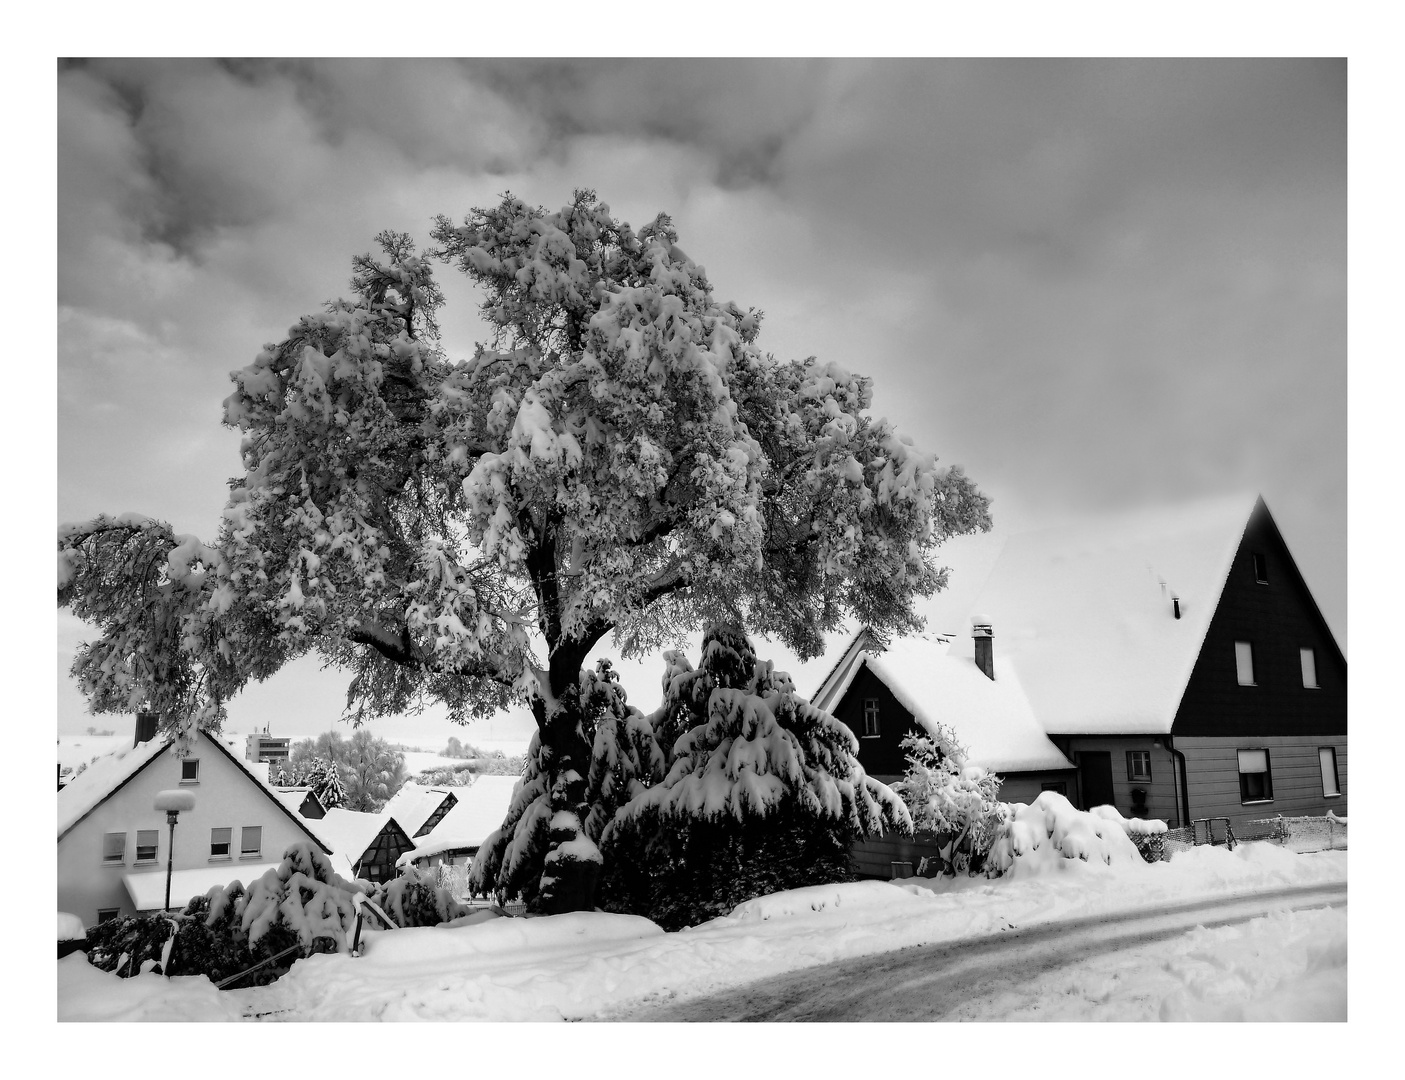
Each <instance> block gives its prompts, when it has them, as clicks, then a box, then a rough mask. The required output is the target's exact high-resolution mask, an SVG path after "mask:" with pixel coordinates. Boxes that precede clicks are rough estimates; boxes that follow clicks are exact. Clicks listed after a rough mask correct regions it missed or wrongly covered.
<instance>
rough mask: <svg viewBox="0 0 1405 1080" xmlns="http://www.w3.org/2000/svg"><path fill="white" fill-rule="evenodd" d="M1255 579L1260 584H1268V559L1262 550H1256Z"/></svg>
mask: <svg viewBox="0 0 1405 1080" xmlns="http://www.w3.org/2000/svg"><path fill="white" fill-rule="evenodd" d="M1254 580H1255V581H1257V582H1258V583H1259V584H1260V585H1267V584H1268V559H1267V558H1265V557H1264V555H1263V553H1262V552H1259V551H1256V552H1254Z"/></svg>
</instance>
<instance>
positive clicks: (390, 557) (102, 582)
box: [58, 191, 989, 904]
mask: <svg viewBox="0 0 1405 1080" xmlns="http://www.w3.org/2000/svg"><path fill="white" fill-rule="evenodd" d="M433 236H434V240H435V242H436V244H437V248H436V249H435V250H434V251H433V252H432V256H434V257H437V258H439V259H440V260H443V261H445V262H448V263H451V264H452V265H455V266H457V267H458V268H459V269H461V270H462V271H463V272H465V273H466V274H467V275H468V276H469V277H470V278H471V279H472V281H473V282H474V284H475V285H476V286H477V287H478V288H479V289H481V290H482V293H483V296H484V301H483V306H482V312H483V315H484V318H485V319H486V320H487V322H488V324H489V328H490V336H489V340H488V341H486V342H485V343H483V344H482V345H481V346H480V347H479V348H478V349H477V350H476V351H475V352H474V354H473V355H472V356H471V357H469V358H468V359H453V358H451V357H449V356H448V355H447V353H446V351H445V349H444V348H443V346H442V345H441V342H440V338H439V331H438V326H437V322H436V312H437V310H438V308H439V307H440V305H441V304H442V302H443V296H442V294H441V292H440V290H439V287H438V285H437V284H436V282H435V279H434V275H433V273H432V267H431V260H430V258H426V257H425V256H423V255H420V254H417V253H416V250H415V247H414V244H413V243H412V242H411V241H410V239H409V237H407V236H405V235H403V234H396V233H384V234H382V235H381V236H380V237H378V240H379V242H380V244H381V248H382V251H383V255H382V256H380V257H377V258H373V257H371V256H369V255H365V256H361V257H360V258H358V259H356V260H354V263H353V269H354V273H355V276H354V278H353V280H352V294H351V296H350V298H348V299H340V300H336V301H334V302H332V303H329V304H328V305H326V307H325V309H324V310H322V311H319V312H315V313H312V314H309V315H305V316H303V317H302V318H300V319H298V320H297V321H296V322H295V323H294V324H293V325H292V326H291V327H290V328H289V330H288V332H287V334H286V336H285V337H284V338H283V339H282V340H281V341H279V342H276V343H273V344H269V345H267V346H266V347H265V348H263V349H262V350H260V351H259V352H258V354H257V355H256V356H255V357H254V358H253V361H252V362H251V363H250V364H249V365H248V366H246V367H244V368H241V369H239V370H237V371H235V372H233V374H232V379H233V381H234V384H235V388H234V392H233V393H232V394H231V395H230V396H229V398H228V399H227V400H226V402H225V412H224V418H225V422H226V423H227V424H228V425H230V426H231V427H234V428H237V429H238V430H239V431H240V432H241V434H242V436H243V441H242V445H241V455H242V458H243V474H242V475H241V476H239V477H237V478H235V480H233V481H232V482H231V485H230V490H229V497H228V504H227V506H226V507H225V510H224V514H223V520H222V523H221V526H220V532H219V536H218V539H217V540H216V542H215V543H213V544H209V545H207V544H203V543H201V542H200V541H199V540H197V539H196V538H194V537H190V536H180V535H176V534H175V533H174V532H173V530H172V529H171V528H170V526H169V525H166V524H164V523H162V522H158V521H152V520H149V519H146V518H143V517H140V516H139V515H131V514H124V515H122V516H120V517H115V518H114V517H99V518H96V519H94V520H92V521H89V522H86V523H83V524H79V525H74V526H64V527H63V528H61V529H60V530H59V537H58V549H59V557H58V576H59V603H60V604H61V605H67V606H70V607H71V608H72V610H73V611H74V612H75V614H77V615H79V616H80V617H81V618H84V619H86V620H88V621H90V622H93V623H95V624H96V625H97V627H98V628H99V630H100V637H98V639H97V640H96V641H93V642H90V643H88V644H87V645H85V646H84V647H83V648H82V649H81V650H80V652H79V654H78V657H77V659H76V661H75V664H74V669H73V671H74V675H75V676H76V678H77V679H78V681H79V683H80V685H81V687H82V689H83V691H84V693H85V695H86V696H87V697H88V699H89V703H90V705H91V706H92V707H93V708H94V709H95V710H96V711H124V712H130V711H133V710H134V709H136V708H149V709H151V710H153V711H155V712H157V713H159V714H160V715H161V717H162V723H163V724H164V725H166V726H167V727H177V728H186V729H188V728H190V727H192V726H195V725H200V726H207V727H215V726H218V724H219V722H220V720H221V718H222V716H223V703H224V702H226V701H228V700H229V699H230V698H231V697H232V696H233V695H234V694H236V693H237V692H238V691H239V690H240V689H242V687H243V686H245V685H246V684H247V683H248V682H249V680H250V679H262V678H265V677H267V676H268V675H270V674H272V673H273V672H275V671H277V670H278V669H279V668H281V667H282V666H283V665H284V664H285V663H287V662H289V661H291V660H293V659H295V658H297V657H298V656H300V655H303V654H305V653H308V652H311V651H316V652H318V653H319V654H320V656H321V659H322V660H323V661H324V662H326V663H330V664H332V665H334V666H338V667H341V668H344V669H347V670H349V671H350V672H351V673H352V678H351V682H350V686H349V689H348V704H347V712H348V714H349V716H350V717H352V718H354V719H363V718H371V717H375V716H381V715H392V714H398V713H402V712H406V711H414V710H417V709H419V708H421V707H422V706H423V705H425V704H426V703H428V702H433V701H438V702H441V703H443V704H444V705H446V706H447V708H448V711H449V714H450V716H451V717H453V718H454V719H456V720H468V719H470V718H473V717H477V716H484V715H488V714H491V713H493V712H494V711H496V710H497V709H499V708H501V707H504V706H506V705H508V704H510V703H514V702H515V703H521V704H527V705H529V706H530V707H531V709H532V711H533V713H534V716H535V718H536V721H537V725H538V729H539V730H538V737H537V750H536V755H537V760H536V762H535V764H533V765H529V771H531V770H532V769H535V770H536V774H535V775H536V776H537V777H538V778H539V780H540V782H541V784H542V785H543V790H545V791H546V792H548V793H551V798H552V800H553V805H552V808H551V813H550V815H548V816H547V817H545V818H543V819H542V820H541V821H540V822H538V821H537V818H536V817H535V816H534V817H532V818H531V820H530V821H529V825H530V827H531V828H532V829H533V830H536V829H537V828H538V825H539V826H540V828H541V829H545V830H547V835H548V836H549V837H550V838H551V839H548V841H547V844H546V847H540V846H538V845H536V844H535V843H534V844H531V845H526V846H525V847H524V846H522V845H520V844H519V845H518V846H516V847H511V848H510V849H509V847H505V848H504V849H503V850H502V852H501V853H500V855H501V858H500V860H499V861H498V862H497V863H496V865H497V866H498V871H497V872H498V873H501V874H504V875H508V876H507V877H505V878H499V879H497V880H496V881H495V882H494V887H495V888H499V889H502V888H507V887H508V886H509V885H512V886H513V887H516V886H520V885H522V884H523V883H524V882H526V881H527V879H528V878H529V877H533V876H535V879H536V880H537V885H535V886H532V887H531V888H530V889H528V891H529V892H532V893H533V894H534V895H538V896H539V895H541V890H540V888H539V885H540V877H541V874H542V873H543V872H544V870H545V869H546V865H547V859H548V857H549V854H550V851H551V850H552V849H553V848H554V847H556V846H560V845H569V849H568V850H569V851H570V852H576V853H577V854H587V855H588V854H589V853H588V852H586V851H585V850H584V844H581V843H577V838H578V837H583V835H584V834H579V833H576V832H573V831H572V830H571V829H570V828H566V826H567V825H569V824H570V822H569V818H567V817H561V816H559V815H560V814H562V813H569V814H574V815H575V817H576V819H577V821H578V822H580V826H581V828H586V825H585V822H587V821H588V820H589V817H590V814H589V809H588V807H586V800H585V788H586V784H587V780H586V778H587V776H588V774H589V772H590V762H591V755H592V742H591V739H590V736H589V735H588V733H587V731H586V727H587V726H588V725H585V724H583V722H582V716H581V715H580V712H579V709H580V702H579V696H578V694H577V693H575V690H576V688H577V686H578V683H579V680H580V671H581V667H582V665H583V664H584V662H585V658H586V656H587V655H588V654H589V653H590V651H591V650H592V648H593V647H594V646H595V645H596V644H597V643H598V642H599V641H601V640H602V639H603V638H604V637H606V636H607V635H610V634H613V635H614V636H615V640H616V642H617V644H618V647H619V648H620V650H621V652H622V653H623V654H624V655H625V656H627V657H633V656H640V655H645V654H647V653H649V652H652V651H654V650H656V649H658V648H660V647H662V646H665V645H670V644H673V643H675V642H676V641H677V640H679V639H680V638H681V637H682V636H683V635H684V634H686V633H687V632H689V630H690V629H691V628H692V627H696V626H700V625H707V624H709V623H713V622H737V623H739V624H741V625H744V626H746V627H748V628H749V629H750V630H752V631H754V632H758V633H763V634H766V635H768V636H770V637H773V638H776V639H778V640H780V641H782V642H784V643H786V644H787V645H789V646H790V647H791V648H793V649H794V650H796V652H798V653H799V654H800V655H801V656H802V657H809V656H814V655H816V654H817V653H819V652H820V651H821V650H822V648H823V644H824V634H825V632H826V631H832V630H834V629H835V628H836V627H838V626H839V624H840V623H841V622H842V621H843V620H844V619H845V618H846V617H849V616H853V617H856V618H857V619H859V620H860V621H862V622H865V623H867V624H869V625H871V626H873V627H875V628H876V629H878V630H880V631H882V630H891V631H898V632H901V631H906V630H909V629H913V628H915V626H916V624H917V622H918V620H917V619H916V617H915V616H914V614H913V611H912V600H913V598H914V597H916V596H921V595H926V594H928V593H930V592H932V591H933V590H935V589H938V588H940V587H942V585H943V584H944V582H945V571H943V570H942V569H940V566H939V564H938V563H937V562H936V561H935V551H936V548H937V546H938V545H939V544H940V543H941V541H943V540H944V539H946V538H947V537H949V536H952V535H955V534H959V533H965V532H970V531H973V530H976V529H980V528H985V527H988V525H989V517H988V513H987V500H986V499H985V497H984V496H983V495H981V494H980V493H979V492H978V491H977V490H976V489H975V487H974V485H972V484H971V482H970V481H969V480H967V479H966V477H965V476H964V475H963V474H962V473H961V471H960V469H959V468H938V466H937V463H936V458H935V457H934V456H933V455H932V454H930V453H926V452H923V451H921V450H919V449H917V448H916V447H915V446H913V445H912V443H911V441H910V440H909V439H906V438H905V437H903V436H901V435H899V434H898V433H897V432H896V431H895V430H894V429H893V428H892V426H891V425H890V424H888V422H887V421H885V420H881V419H875V418H873V417H871V416H869V415H868V409H869V406H870V404H871V401H872V386H871V383H870V380H868V379H866V378H864V377H862V376H858V375H855V374H853V373H851V372H849V371H847V370H845V369H844V368H842V367H841V366H840V365H838V364H835V363H832V362H820V361H817V360H815V359H813V358H811V359H806V360H799V361H777V360H775V359H774V358H772V357H770V356H768V355H766V354H764V353H762V352H761V351H760V350H759V349H758V347H757V345H756V339H757V333H758V331H759V327H760V320H761V315H760V312H758V311H755V310H746V309H743V308H741V307H738V306H737V305H736V304H733V303H730V302H722V301H719V300H717V299H716V298H715V297H714V296H713V293H712V286H711V283H710V282H709V280H708V277H707V274H706V272H705V271H704V269H703V268H702V267H701V266H699V265H698V264H697V263H695V262H694V261H693V260H692V259H690V258H689V257H688V256H687V255H686V254H684V252H683V251H682V250H681V249H680V248H679V246H678V235H677V232H676V230H675V229H674V226H673V224H672V222H671V221H670V219H669V218H668V217H667V216H666V215H660V216H659V217H657V218H656V219H655V220H654V221H652V222H650V223H649V224H648V225H646V226H645V227H643V228H641V229H639V230H638V231H637V232H636V231H635V230H633V229H631V228H630V226H629V225H628V224H626V223H624V222H621V221H618V220H616V219H615V218H614V217H613V216H612V215H611V213H610V210H609V207H608V206H606V205H605V204H604V203H603V202H601V201H599V200H597V199H596V197H595V195H594V193H593V192H589V191H581V192H577V193H576V195H575V197H574V198H573V199H572V201H571V202H570V203H569V204H568V205H566V206H564V207H562V208H561V209H560V210H558V211H555V212H548V211H546V210H543V209H539V208H534V207H531V206H529V205H527V204H526V203H524V202H522V201H521V200H519V199H516V198H514V197H512V196H507V197H505V198H504V199H503V200H502V202H501V203H500V204H499V205H497V206H495V207H491V208H489V209H482V210H475V211H473V212H472V213H471V214H470V215H469V216H468V217H467V218H466V219H465V220H464V221H463V222H462V223H461V224H456V223H454V222H452V221H450V220H449V219H448V218H439V219H438V222H437V224H436V226H435V228H434V230H433ZM533 782H534V783H535V782H536V781H533ZM534 798H536V796H535V795H530V796H529V801H530V799H534ZM557 804H559V805H557ZM518 809H519V811H521V812H525V809H526V808H525V807H521V808H518ZM533 813H534V814H535V811H534V812H533ZM519 822H520V818H519ZM553 823H555V824H554V825H553ZM533 835H536V833H535V832H534V833H533ZM584 839H586V840H587V841H588V837H584ZM553 865H554V868H555V869H554V871H553V877H554V880H555V881H557V882H558V883H560V882H562V881H563V880H564V878H563V876H562V875H563V874H564V875H566V876H569V875H571V874H577V875H578V876H579V877H580V879H581V881H582V882H585V881H586V880H587V879H588V878H589V877H590V875H591V874H592V873H593V872H594V871H593V870H592V867H594V866H595V865H596V864H594V863H593V862H591V860H590V859H576V858H575V857H574V856H573V855H570V854H568V855H566V856H563V857H562V858H561V859H558V860H556V862H555V863H554V864H553ZM572 867H574V868H575V869H571V868H572ZM555 891H556V893H560V890H559V889H556V890H555ZM566 892H568V893H570V895H572V896H574V897H576V900H575V901H573V902H579V903H581V904H589V903H590V900H591V898H590V895H589V889H587V888H585V887H584V886H583V885H582V887H580V888H577V887H572V888H570V889H568V890H566Z"/></svg>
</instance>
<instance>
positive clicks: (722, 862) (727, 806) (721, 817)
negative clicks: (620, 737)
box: [602, 626, 912, 929]
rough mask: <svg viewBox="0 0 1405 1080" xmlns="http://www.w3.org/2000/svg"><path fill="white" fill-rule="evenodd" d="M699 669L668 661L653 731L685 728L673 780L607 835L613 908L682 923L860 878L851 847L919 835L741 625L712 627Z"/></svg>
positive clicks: (841, 730)
mask: <svg viewBox="0 0 1405 1080" xmlns="http://www.w3.org/2000/svg"><path fill="white" fill-rule="evenodd" d="M702 649H703V651H702V659H701V661H700V666H699V667H698V668H697V670H693V669H692V668H691V665H689V664H688V662H687V659H686V657H683V656H682V655H681V654H677V653H674V654H672V655H671V656H670V657H669V659H668V661H667V670H668V673H669V674H668V676H667V684H666V690H665V702H664V705H663V707H662V708H661V709H660V710H659V712H658V713H656V714H655V716H654V718H653V720H654V724H655V730H657V731H661V732H668V731H671V730H674V729H677V728H682V729H683V734H682V735H681V736H680V737H678V738H677V740H676V741H675V742H674V743H673V746H672V749H671V752H670V754H669V758H668V760H669V768H668V772H667V775H666V776H665V777H664V778H663V779H662V780H661V781H660V782H658V783H655V784H651V785H649V786H648V787H644V788H642V790H639V791H638V792H637V794H636V795H635V796H634V797H633V798H632V799H631V800H630V801H629V802H628V803H626V804H625V805H624V806H623V807H621V808H620V810H619V811H618V812H617V813H616V814H615V815H614V817H613V819H612V820H611V821H610V824H609V825H608V826H607V827H606V829H605V831H604V834H603V836H602V846H603V848H604V850H605V852H606V854H607V856H609V857H611V862H610V871H609V873H608V875H607V883H606V893H607V903H611V904H612V905H615V906H619V907H622V908H625V909H628V910H635V911H640V912H641V913H644V914H647V915H649V917H650V918H653V919H655V920H656V921H658V922H659V923H660V924H661V925H663V926H665V927H667V928H669V929H674V928H677V927H679V926H683V925H688V924H690V923H695V922H698V921H700V920H701V919H703V918H707V917H711V916H713V915H719V914H723V913H725V912H726V911H729V910H731V908H733V907H734V906H736V905H737V904H738V903H741V902H742V901H744V900H748V899H751V898H752V897H754V896H760V895H763V894H765V893H770V892H775V891H777V890H780V889H790V888H799V887H801V886H805V885H819V884H827V883H830V882H834V881H842V880H845V879H847V878H848V877H850V876H851V871H850V868H849V858H848V852H849V846H850V845H851V844H852V843H853V841H854V840H856V839H858V838H859V837H861V836H866V835H879V836H881V835H883V834H884V833H885V832H887V831H889V830H898V831H900V832H905V833H910V832H911V831H912V824H911V821H910V819H909V817H908V813H907V810H906V808H905V807H904V806H903V803H902V801H901V800H900V799H899V798H898V796H897V795H896V794H895V793H894V792H893V791H891V790H890V789H889V788H887V787H886V786H884V785H883V784H881V783H879V782H878V781H876V780H874V779H872V778H871V777H869V776H867V775H866V774H865V773H864V770H863V767H862V766H861V765H859V763H858V759H857V754H858V741H857V740H856V739H855V738H854V735H853V733H852V732H851V731H849V729H848V728H847V727H845V726H844V725H843V724H842V723H840V722H839V721H838V720H836V719H835V718H834V717H832V716H830V715H829V714H828V713H825V712H822V711H821V710H819V709H816V708H814V707H813V706H811V705H810V704H809V702H807V701H805V700H804V699H803V698H801V697H800V696H799V695H797V694H796V693H795V688H794V686H793V685H792V684H791V682H790V678H789V676H787V675H785V674H783V673H781V672H777V671H775V670H774V668H773V666H772V665H771V663H770V662H769V661H758V660H757V658H756V653H755V650H754V649H753V647H752V644H751V642H750V641H749V640H747V638H746V635H745V634H743V633H742V632H741V631H740V630H739V629H737V628H735V627H729V626H721V627H714V628H713V629H711V630H709V631H708V632H707V634H706V635H704V638H703V645H702Z"/></svg>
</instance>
